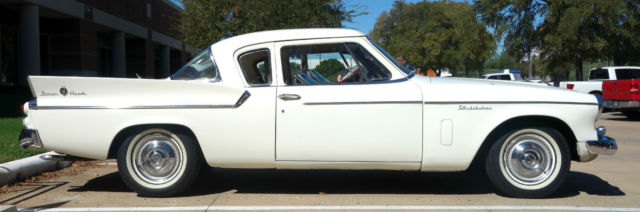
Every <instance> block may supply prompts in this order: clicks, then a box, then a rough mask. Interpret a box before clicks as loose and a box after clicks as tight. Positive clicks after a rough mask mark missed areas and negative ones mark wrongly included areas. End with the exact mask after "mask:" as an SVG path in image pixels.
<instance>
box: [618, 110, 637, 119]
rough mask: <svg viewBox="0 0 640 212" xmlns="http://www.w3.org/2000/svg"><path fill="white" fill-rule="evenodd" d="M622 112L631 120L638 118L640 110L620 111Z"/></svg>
mask: <svg viewBox="0 0 640 212" xmlns="http://www.w3.org/2000/svg"><path fill="white" fill-rule="evenodd" d="M622 114H624V115H625V116H627V118H628V119H631V120H640V111H622Z"/></svg>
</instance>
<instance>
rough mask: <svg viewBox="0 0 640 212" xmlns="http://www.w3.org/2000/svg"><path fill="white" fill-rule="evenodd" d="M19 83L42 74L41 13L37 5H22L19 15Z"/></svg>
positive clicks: (21, 83) (25, 83)
mask: <svg viewBox="0 0 640 212" xmlns="http://www.w3.org/2000/svg"><path fill="white" fill-rule="evenodd" d="M18 16H19V17H18V18H19V20H18V84H19V85H27V76H29V75H40V14H39V12H38V6H36V5H30V4H27V5H22V6H20V14H19V15H18Z"/></svg>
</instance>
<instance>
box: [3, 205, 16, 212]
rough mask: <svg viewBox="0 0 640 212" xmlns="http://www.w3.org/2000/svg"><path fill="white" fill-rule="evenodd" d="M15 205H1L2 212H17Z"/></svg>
mask: <svg viewBox="0 0 640 212" xmlns="http://www.w3.org/2000/svg"><path fill="white" fill-rule="evenodd" d="M17 211H18V209H16V206H15V205H0V212H17Z"/></svg>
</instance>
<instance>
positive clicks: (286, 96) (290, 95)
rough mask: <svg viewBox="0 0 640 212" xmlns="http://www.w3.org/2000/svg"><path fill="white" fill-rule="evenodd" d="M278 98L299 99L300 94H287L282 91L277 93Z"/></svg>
mask: <svg viewBox="0 0 640 212" xmlns="http://www.w3.org/2000/svg"><path fill="white" fill-rule="evenodd" d="M278 98H280V99H282V100H284V101H287V100H299V99H300V96H299V95H298V94H287V93H283V94H280V95H278Z"/></svg>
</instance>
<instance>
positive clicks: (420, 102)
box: [303, 101, 422, 105]
mask: <svg viewBox="0 0 640 212" xmlns="http://www.w3.org/2000/svg"><path fill="white" fill-rule="evenodd" d="M364 104H422V101H362V102H305V103H303V105H364Z"/></svg>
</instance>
